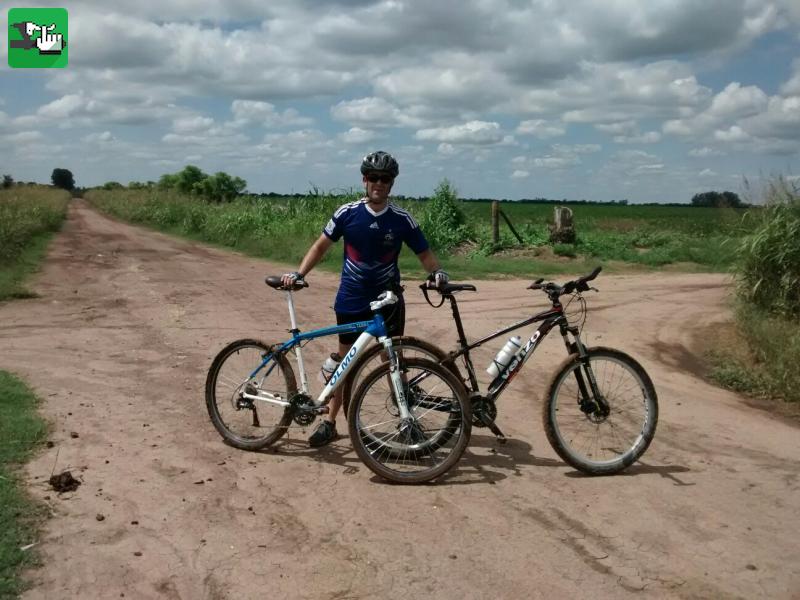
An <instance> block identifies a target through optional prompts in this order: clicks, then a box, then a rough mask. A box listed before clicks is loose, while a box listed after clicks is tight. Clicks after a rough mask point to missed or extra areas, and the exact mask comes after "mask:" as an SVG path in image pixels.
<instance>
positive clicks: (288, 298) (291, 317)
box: [286, 290, 300, 333]
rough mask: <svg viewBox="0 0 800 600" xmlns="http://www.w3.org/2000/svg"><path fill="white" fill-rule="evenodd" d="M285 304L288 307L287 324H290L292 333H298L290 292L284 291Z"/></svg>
mask: <svg viewBox="0 0 800 600" xmlns="http://www.w3.org/2000/svg"><path fill="white" fill-rule="evenodd" d="M286 302H287V304H288V305H289V322H290V323H291V324H292V329H291V331H292V333H294V332H296V331H300V330H299V329H298V328H297V316H296V315H295V312H294V298H292V290H286Z"/></svg>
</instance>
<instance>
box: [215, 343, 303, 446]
mask: <svg viewBox="0 0 800 600" xmlns="http://www.w3.org/2000/svg"><path fill="white" fill-rule="evenodd" d="M271 353H272V349H271V348H270V346H268V345H267V344H265V343H264V342H261V341H258V340H236V341H235V342H231V343H230V344H228V345H227V346H226V347H225V348H223V349H222V350H221V351H220V353H219V354H217V356H216V358H214V361H213V362H212V363H211V368H210V369H209V370H208V376H207V377H206V407H207V408H208V415H209V416H210V417H211V422H212V423H213V424H214V427H216V429H217V431H218V432H219V433H220V435H221V436H222V437H223V438H224V439H225V441H226V442H228V443H229V444H230V445H231V446H234V447H236V448H240V449H242V450H258V449H259V448H264V447H265V446H269V445H270V444H273V443H275V442H276V441H277V440H278V439H280V438H281V436H283V434H284V433H286V428H287V427H288V426H289V424H290V423H291V422H292V414H293V413H292V410H291V408H289V407H287V406H284V405H283V403H285V402H288V401H289V400H290V399H291V398H292V396H293V395H294V394H296V393H297V384H296V383H295V378H294V372H293V371H292V367H291V365H290V364H289V361H288V360H286V357H285V356H284V355H283V354H272V356H271V359H270V360H269V361H268V362H266V364H265V359H266V358H267V357H268V356H270V354H271ZM245 394H247V397H245Z"/></svg>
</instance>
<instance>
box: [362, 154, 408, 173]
mask: <svg viewBox="0 0 800 600" xmlns="http://www.w3.org/2000/svg"><path fill="white" fill-rule="evenodd" d="M376 171H377V172H380V173H388V174H389V175H391V176H392V177H397V175H398V174H399V173H400V165H398V164H397V161H396V160H395V159H394V156H392V155H391V154H389V153H388V152H384V151H383V150H378V151H377V152H373V153H372V154H367V155H366V156H365V157H364V160H362V161H361V174H362V175H367V174H369V173H375V172H376Z"/></svg>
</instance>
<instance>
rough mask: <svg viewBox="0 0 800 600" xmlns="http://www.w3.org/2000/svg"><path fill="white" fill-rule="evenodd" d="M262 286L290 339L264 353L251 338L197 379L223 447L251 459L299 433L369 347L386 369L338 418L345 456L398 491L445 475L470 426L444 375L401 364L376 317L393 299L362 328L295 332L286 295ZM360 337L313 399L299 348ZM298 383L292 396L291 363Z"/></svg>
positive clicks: (413, 362) (464, 403)
mask: <svg viewBox="0 0 800 600" xmlns="http://www.w3.org/2000/svg"><path fill="white" fill-rule="evenodd" d="M266 283H267V285H269V286H270V287H272V288H274V289H276V290H282V291H285V292H286V297H287V303H288V305H289V318H290V321H291V330H290V331H291V334H292V337H291V338H290V339H288V340H286V341H284V342H282V343H278V344H269V343H265V342H262V341H260V340H255V339H242V340H236V341H235V342H231V343H230V344H228V345H227V346H226V347H225V348H223V349H222V351H221V352H220V353H219V354H218V355H217V356H216V358H214V361H213V363H212V364H211V368H210V369H209V372H208V377H207V378H206V405H207V408H208V414H209V415H210V417H211V421H212V423H214V426H215V427H216V429H217V431H219V433H220V435H222V437H223V438H224V439H225V441H226V442H227V443H228V444H230V445H232V446H234V447H236V448H241V449H243V450H258V449H261V448H265V447H267V446H269V445H271V444H274V443H275V442H276V441H278V440H279V439H280V438H281V437H282V436H283V435H284V434H285V433H286V431H287V429H288V428H289V427H290V426H292V423H294V424H295V425H297V426H299V427H307V426H308V425H310V424H311V423H312V422H313V421H314V419H316V417H317V416H318V415H321V414H325V413H327V412H328V406H327V404H328V402H329V400H330V398H331V397H332V395H333V392H334V390H336V388H337V387H339V385H341V384H342V383H343V382H344V381H345V379H346V378H347V376H348V373H349V371H350V367H351V366H352V365H353V364H355V363H356V359H357V358H358V356H359V354H361V353H362V351H363V350H364V349H365V348H366V347H367V346H368V345H369V344H370V343H371V341H372V340H373V339H376V340H377V341H378V343H379V344H381V345H382V346H383V350H384V352H385V355H386V358H387V360H385V361H384V362H382V363H381V364H380V365H379V366H378V367H377V368H376V369H375V370H374V371H372V372H370V373H368V374H367V375H365V376H364V378H363V380H361V382H360V383H359V384H358V387H357V389H356V391H355V393H353V394H352V397H351V398H350V402H349V408H348V411H347V422H348V430H349V433H350V439H351V440H352V443H353V448H354V449H355V451H356V453H357V454H358V456H359V458H360V459H361V460H362V461H363V462H364V464H365V465H366V466H367V467H369V468H370V469H371V470H372V471H373V472H375V473H376V474H378V475H380V476H381V477H384V478H386V479H389V480H391V481H394V482H397V483H422V482H425V481H430V480H432V479H435V478H437V477H439V476H441V475H442V474H444V473H445V472H447V471H448V470H449V469H450V468H451V467H452V466H453V465H454V464H455V463H456V462H458V460H459V458H461V455H462V454H463V453H464V450H465V448H466V447H467V444H468V443H469V437H470V432H471V423H472V417H471V412H470V405H469V400H468V397H467V393H466V390H465V388H464V385H463V383H462V382H461V381H460V380H459V379H458V378H457V377H456V376H455V375H454V374H453V373H452V372H451V371H449V370H448V369H446V368H444V367H442V366H441V365H439V364H437V363H435V362H433V361H431V360H426V359H424V358H416V357H414V358H405V357H404V356H403V354H402V353H401V352H396V351H395V348H394V346H393V344H392V338H390V337H388V336H387V332H386V326H385V323H384V319H383V316H382V315H381V314H380V312H379V311H380V309H381V308H383V307H385V306H389V305H391V304H394V303H396V302H397V300H398V298H397V295H396V294H395V293H394V292H392V291H386V292H384V293H382V294H381V295H380V296H379V298H378V299H377V300H376V301H374V302H372V303H371V304H370V309H371V310H372V311H373V313H374V316H373V318H372V320H371V321H361V322H358V323H351V324H347V325H337V326H334V327H326V328H323V329H317V330H313V331H308V332H305V333H302V332H301V331H300V329H299V328H298V326H297V319H296V316H295V309H294V300H293V297H292V293H293V292H296V291H298V290H300V289H302V288H304V287H308V284H307V283H306V282H304V281H303V282H297V283H296V284H294V286H292V287H291V288H286V287H284V286H283V284H282V283H281V279H280V277H267V279H266ZM351 332H356V333H358V332H360V333H361V335H360V336H359V337H358V339H357V340H356V342H355V344H353V346H352V348H351V349H350V351H349V352H348V353H347V356H345V357H343V359H342V361H341V363H340V364H339V365H338V367H337V368H336V370H335V371H334V372H333V374H332V375H331V377H330V380H329V381H328V382H327V384H326V385H325V389H323V390H322V392H321V393H320V394H319V396H318V397H317V399H316V400H314V399H313V398H312V397H311V396H310V394H309V386H308V378H307V374H306V369H305V365H304V364H303V355H302V351H301V348H302V346H303V345H305V343H307V342H309V341H311V340H314V339H316V338H321V337H327V336H332V335H338V334H340V333H351ZM291 354H294V357H295V362H296V364H297V369H298V372H299V374H300V387H299V389H298V385H297V380H296V378H295V374H294V370H293V369H292V366H291V364H290V361H289V358H290V355H291Z"/></svg>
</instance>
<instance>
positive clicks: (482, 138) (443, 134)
mask: <svg viewBox="0 0 800 600" xmlns="http://www.w3.org/2000/svg"><path fill="white" fill-rule="evenodd" d="M414 137H415V138H416V139H418V140H426V141H436V142H447V143H450V144H499V143H501V142H503V141H504V140H505V139H506V138H505V136H504V134H503V132H502V131H501V129H500V124H499V123H495V122H487V121H469V122H468V123H464V124H462V125H453V126H451V127H434V128H430V129H420V130H419V131H417V132H416V134H415V135H414Z"/></svg>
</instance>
